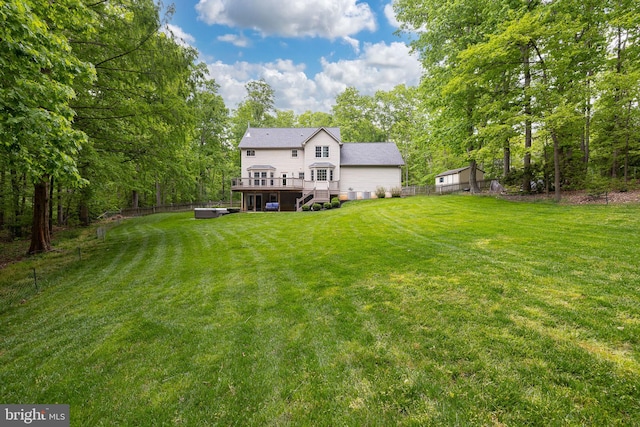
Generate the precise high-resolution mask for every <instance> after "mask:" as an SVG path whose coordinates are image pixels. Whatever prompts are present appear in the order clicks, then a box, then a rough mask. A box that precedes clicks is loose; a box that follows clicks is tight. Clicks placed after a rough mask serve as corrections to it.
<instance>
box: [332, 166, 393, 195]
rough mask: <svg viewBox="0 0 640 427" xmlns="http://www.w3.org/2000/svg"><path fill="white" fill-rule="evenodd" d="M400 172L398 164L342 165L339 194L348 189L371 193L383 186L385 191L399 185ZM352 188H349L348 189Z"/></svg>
mask: <svg viewBox="0 0 640 427" xmlns="http://www.w3.org/2000/svg"><path fill="white" fill-rule="evenodd" d="M401 185H402V174H401V169H400V168H399V167H398V166H343V167H342V179H341V180H340V194H341V195H346V194H347V193H348V192H349V191H355V192H357V193H361V192H363V191H369V192H371V194H372V195H373V193H374V192H375V191H376V188H378V187H384V188H385V189H386V190H387V192H389V191H390V190H391V189H392V188H395V187H401ZM350 188H351V189H352V190H349V189H350Z"/></svg>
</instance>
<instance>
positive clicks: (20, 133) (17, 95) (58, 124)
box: [0, 0, 94, 253]
mask: <svg viewBox="0 0 640 427" xmlns="http://www.w3.org/2000/svg"><path fill="white" fill-rule="evenodd" d="M0 15H1V16H2V22H3V25H2V26H1V29H0V45H1V48H0V68H1V69H2V73H1V74H0V75H1V77H0V79H1V80H0V107H1V108H0V110H2V116H0V142H1V145H0V147H1V150H2V151H3V155H6V156H7V157H8V158H9V159H10V160H9V161H10V162H11V163H12V164H13V165H14V166H15V168H16V169H17V170H20V171H22V172H24V173H25V174H26V176H28V177H29V179H30V180H31V181H32V182H33V185H34V201H33V223H32V231H31V245H30V247H29V253H37V252H43V251H48V250H50V249H51V240H50V239H51V237H50V230H49V218H48V215H49V205H48V203H49V182H50V179H51V177H62V176H64V177H67V178H73V180H74V182H75V183H78V184H79V183H81V182H82V179H81V178H80V175H79V173H78V170H77V167H76V166H77V165H76V162H75V156H76V154H77V153H78V151H79V150H80V148H81V147H82V146H83V144H84V143H85V142H86V136H85V134H84V133H83V132H81V131H77V130H75V129H73V127H72V121H73V117H74V111H73V109H71V108H70V106H69V102H70V101H71V100H72V99H73V98H74V97H75V92H74V90H73V85H74V84H75V83H76V82H77V81H78V80H80V79H84V81H87V82H88V81H91V79H92V77H93V75H94V74H93V68H92V67H91V65H90V64H88V63H86V62H83V61H81V60H80V59H78V57H77V55H76V54H75V52H74V51H72V49H71V46H70V45H69V35H70V32H75V33H76V34H77V33H82V34H87V33H89V32H90V31H91V29H92V28H91V23H92V14H91V13H90V11H89V10H88V9H87V8H86V7H85V5H84V3H83V2H82V1H80V0H59V1H56V2H49V1H46V0H40V1H38V0H28V1H27V0H18V1H12V2H2V3H1V4H0Z"/></svg>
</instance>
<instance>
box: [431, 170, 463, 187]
mask: <svg viewBox="0 0 640 427" xmlns="http://www.w3.org/2000/svg"><path fill="white" fill-rule="evenodd" d="M440 178H443V180H442V182H440ZM459 183H460V175H459V174H457V173H456V174H451V175H444V176H439V177H436V187H439V186H441V185H453V184H459Z"/></svg>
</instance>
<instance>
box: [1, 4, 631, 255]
mask: <svg viewBox="0 0 640 427" xmlns="http://www.w3.org/2000/svg"><path fill="white" fill-rule="evenodd" d="M394 7H395V8H396V12H397V14H398V19H399V20H400V22H402V23H403V31H406V32H409V33H411V34H412V38H413V42H412V45H413V48H414V49H415V50H416V51H417V52H418V53H419V54H420V57H421V60H422V63H423V67H424V77H423V80H422V83H421V85H420V86H419V87H406V86H403V85H400V86H397V87H396V88H394V89H393V90H390V91H379V92H376V93H375V94H373V95H364V94H361V93H359V91H358V90H357V89H355V88H347V89H346V90H344V91H343V92H342V93H340V94H339V95H338V96H337V97H336V100H335V104H334V106H333V108H332V110H331V112H330V113H326V112H312V111H307V112H304V113H302V114H299V115H297V114H295V113H294V112H292V111H284V110H278V109H276V108H275V100H276V97H277V94H276V93H275V92H274V90H273V89H272V88H271V87H270V86H269V85H268V83H266V82H265V81H264V80H257V81H252V82H249V83H247V85H246V91H247V93H246V97H245V99H244V101H243V102H242V103H240V104H239V105H238V106H237V107H236V108H235V109H230V108H229V107H228V106H226V105H225V103H224V100H223V99H222V97H221V96H220V95H219V93H218V89H219V86H218V85H217V83H216V82H215V81H214V80H213V79H211V78H210V77H209V76H208V73H207V69H206V65H205V64H202V63H198V62H197V57H198V53H197V51H195V50H194V49H192V48H189V47H185V46H183V45H181V44H180V43H178V42H177V41H176V40H175V39H174V38H173V37H172V35H171V34H168V33H167V30H166V26H165V23H166V22H167V21H168V19H170V16H171V12H172V11H171V8H169V9H168V10H167V11H166V15H165V16H161V8H160V6H159V5H158V4H156V3H155V2H154V1H153V0H108V1H107V0H102V1H97V0H57V1H55V2H51V1H49V0H12V1H9V2H2V3H0V16H2V21H3V26H2V28H1V29H0V45H1V49H0V66H1V69H2V72H1V73H0V108H1V110H2V116H1V117H0V152H1V156H0V230H1V231H2V232H3V233H4V235H6V236H8V237H9V238H20V237H23V236H26V235H28V233H29V230H31V236H32V244H31V248H30V252H39V251H46V250H48V249H49V248H50V235H51V230H52V228H53V227H54V226H56V225H59V226H62V225H73V224H89V222H90V221H92V220H93V219H95V218H96V217H98V216H99V215H100V214H102V213H103V212H105V211H108V210H115V209H120V208H125V207H142V206H158V205H165V204H171V203H185V202H202V201H217V200H228V199H229V197H230V192H229V185H230V181H231V178H233V177H237V176H240V175H241V171H240V170H239V164H240V162H239V153H238V151H237V144H238V143H239V141H240V139H241V137H242V135H243V134H244V131H245V130H246V128H247V126H248V124H251V126H253V127H259V126H264V127H296V126H300V127H318V126H337V127H340V128H341V134H342V139H343V140H344V141H349V142H377V141H393V142H395V143H396V144H397V145H398V147H399V148H400V151H401V153H402V154H403V156H404V158H405V162H406V164H407V166H406V167H405V170H404V171H403V184H404V185H425V184H431V183H433V179H434V177H435V175H436V174H438V173H440V172H442V171H444V170H447V169H453V168H457V167H461V166H465V165H470V166H471V167H472V168H481V169H483V170H484V171H485V175H486V176H488V177H491V178H496V179H500V180H501V181H502V182H503V183H504V184H505V185H506V184H510V185H513V186H515V187H517V188H519V189H520V190H522V191H525V192H526V191H531V190H532V183H534V184H533V185H534V187H535V188H536V189H538V190H539V189H541V188H545V189H547V190H549V189H551V190H557V191H558V192H559V191H560V189H561V188H562V189H579V188H587V187H590V186H605V187H607V188H617V189H622V190H623V189H626V188H628V187H629V186H631V185H634V183H635V182H636V181H637V175H636V173H637V171H636V170H637V167H638V166H640V150H639V148H640V132H638V127H639V126H640V116H639V114H638V113H639V105H638V96H639V93H640V90H639V89H640V87H639V84H638V82H639V80H640V65H639V64H640V62H639V59H640V58H639V56H640V46H639V43H638V41H639V40H638V37H639V36H640V11H638V10H637V7H635V4H634V2H633V1H630V0H619V1H614V0H611V1H608V0H605V1H597V2H596V1H591V0H587V1H574V0H561V1H534V0H528V1H527V0H525V1H520V0H518V1H513V0H511V1H499V0H494V1H490V2H488V3H487V2H485V3H483V5H482V7H480V6H479V5H478V3H477V2H475V1H473V2H472V1H471V0H461V1H458V2H439V1H435V0H420V1H418V0H397V1H396V2H395V3H394ZM536 183H542V184H543V185H536ZM557 194H559V193H557Z"/></svg>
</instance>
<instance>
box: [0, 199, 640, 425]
mask: <svg viewBox="0 0 640 427" xmlns="http://www.w3.org/2000/svg"><path fill="white" fill-rule="evenodd" d="M77 247H81V254H79V253H78V250H77ZM52 264H53V265H55V266H58V267H54V266H52ZM33 268H36V270H38V269H39V270H41V271H42V273H40V274H41V275H42V277H43V278H42V279H41V280H42V282H41V283H42V284H41V289H40V291H39V292H38V293H34V292H31V293H30V294H29V293H28V292H27V293H26V294H25V295H26V296H25V297H24V299H23V300H22V301H21V302H20V301H17V300H16V299H15V298H14V299H13V300H11V299H8V301H11V304H10V306H8V303H7V302H6V300H5V301H0V303H2V305H1V306H0V331H1V332H0V403H66V404H69V405H71V425H73V426H79V425H86V426H100V425H105V426H113V425H122V426H142V425H186V426H200V425H202V426H204V425H224V426H228V425H278V426H279V425H327V426H329V425H330V426H336V425H348V426H365V425H368V426H375V425H381V426H382V425H384V426H386V425H396V424H400V425H509V426H513V425H558V426H560V425H562V426H565V425H593V426H603V425H639V424H640V343H639V340H640V206H638V205H635V206H565V205H556V204H551V203H511V202H507V201H502V200H496V199H493V198H488V197H487V198H483V197H470V196H445V197H414V198H407V199H391V200H389V199H385V200H370V201H361V202H350V203H348V204H346V205H344V206H343V207H342V208H340V209H334V210H329V211H322V212H306V213H264V214H261V213H258V214H235V215H228V216H225V217H222V218H218V219H213V220H194V219H193V214H192V213H188V214H168V215H155V216H149V217H145V218H140V219H133V220H128V221H125V222H124V223H123V224H121V225H119V226H117V227H114V228H113V229H111V230H110V231H109V232H108V234H107V237H106V240H105V241H101V240H98V239H95V238H89V237H87V236H77V237H75V238H74V240H69V241H66V242H65V243H60V244H59V246H58V251H57V252H55V253H52V254H48V255H44V256H41V257H39V258H36V259H32V260H28V261H24V262H22V263H18V264H13V265H10V266H8V267H6V268H5V269H3V270H0V286H1V287H2V288H0V289H4V291H3V294H5V295H9V294H10V292H8V291H7V289H9V288H12V287H15V286H17V283H18V282H20V283H23V284H22V285H21V286H23V287H24V286H27V285H25V284H24V283H27V284H28V283H29V281H30V280H31V281H33V278H32V274H33V273H32V269H33ZM21 298H23V297H21Z"/></svg>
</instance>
